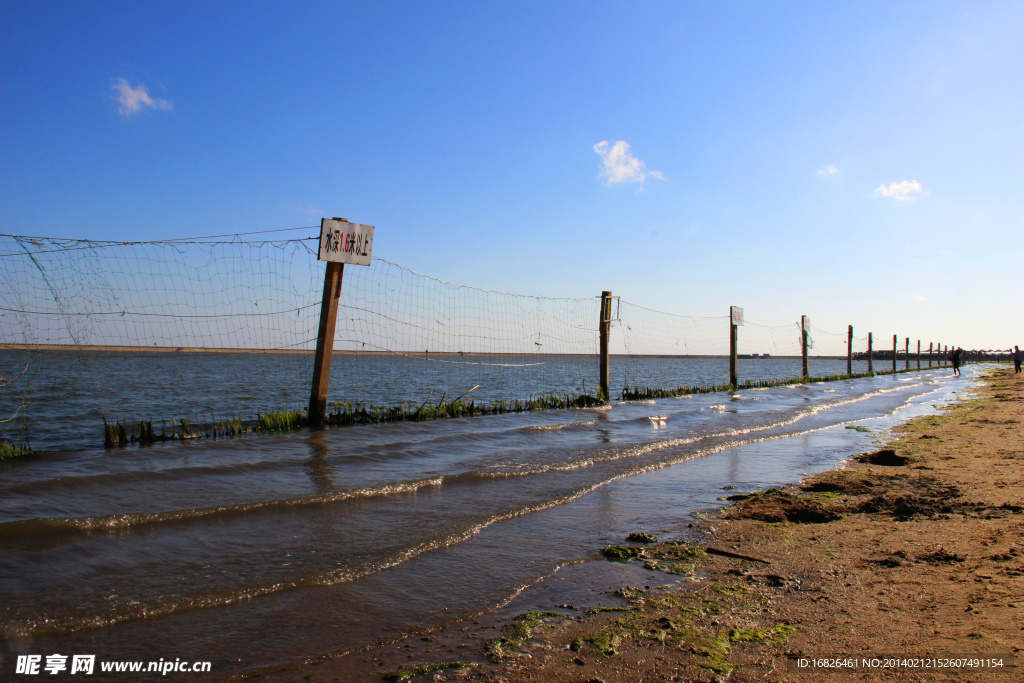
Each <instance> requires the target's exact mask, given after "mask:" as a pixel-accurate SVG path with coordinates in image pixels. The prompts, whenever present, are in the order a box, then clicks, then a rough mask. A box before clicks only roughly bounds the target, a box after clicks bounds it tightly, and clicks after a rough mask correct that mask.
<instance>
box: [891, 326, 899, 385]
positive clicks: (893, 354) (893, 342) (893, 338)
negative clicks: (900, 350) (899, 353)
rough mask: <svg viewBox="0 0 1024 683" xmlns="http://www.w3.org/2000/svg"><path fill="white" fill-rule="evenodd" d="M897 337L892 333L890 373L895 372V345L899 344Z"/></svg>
mask: <svg viewBox="0 0 1024 683" xmlns="http://www.w3.org/2000/svg"><path fill="white" fill-rule="evenodd" d="M899 343H900V341H899V338H898V337H897V336H896V335H895V334H894V335H892V374H894V375H895V374H896V345H897V344H899Z"/></svg>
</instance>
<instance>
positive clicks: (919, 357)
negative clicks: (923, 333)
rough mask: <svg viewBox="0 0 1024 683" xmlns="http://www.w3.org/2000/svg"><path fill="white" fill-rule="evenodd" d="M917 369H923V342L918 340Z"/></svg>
mask: <svg viewBox="0 0 1024 683" xmlns="http://www.w3.org/2000/svg"><path fill="white" fill-rule="evenodd" d="M917 369H918V370H920V369H921V340H920V339H918V340H917Z"/></svg>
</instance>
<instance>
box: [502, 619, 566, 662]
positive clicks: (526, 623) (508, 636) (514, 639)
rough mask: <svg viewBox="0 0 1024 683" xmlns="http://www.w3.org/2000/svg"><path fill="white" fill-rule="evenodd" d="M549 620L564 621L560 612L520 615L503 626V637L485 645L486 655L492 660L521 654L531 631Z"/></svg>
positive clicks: (531, 633)
mask: <svg viewBox="0 0 1024 683" xmlns="http://www.w3.org/2000/svg"><path fill="white" fill-rule="evenodd" d="M550 618H558V619H565V618H566V615H565V614H563V613H562V612H527V613H525V614H520V615H518V616H517V617H515V618H514V619H512V621H511V622H510V623H509V624H508V625H506V626H505V635H502V636H499V637H497V638H492V639H491V640H488V641H487V643H486V649H487V654H488V655H489V656H490V657H491V658H492V659H504V658H507V657H515V656H518V655H520V654H522V652H523V643H525V642H526V641H527V640H529V638H530V636H532V635H533V630H534V629H535V628H537V627H538V626H541V625H542V624H545V623H548V622H546V621H545V620H546V619H550Z"/></svg>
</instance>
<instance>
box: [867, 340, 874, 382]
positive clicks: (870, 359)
mask: <svg viewBox="0 0 1024 683" xmlns="http://www.w3.org/2000/svg"><path fill="white" fill-rule="evenodd" d="M872 342H873V340H872V334H871V332H868V374H869V375H871V376H872V377H874V375H875V352H874V349H872Z"/></svg>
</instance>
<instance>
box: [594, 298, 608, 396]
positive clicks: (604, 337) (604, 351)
mask: <svg viewBox="0 0 1024 683" xmlns="http://www.w3.org/2000/svg"><path fill="white" fill-rule="evenodd" d="M597 329H598V330H599V332H600V336H601V360H600V363H601V370H600V375H601V398H602V399H604V400H605V401H607V400H608V397H609V392H610V389H609V386H610V380H609V375H610V372H609V370H610V369H611V365H610V363H609V361H608V334H609V332H610V331H611V329H612V293H611V292H601V319H600V320H599V321H598V328H597Z"/></svg>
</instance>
